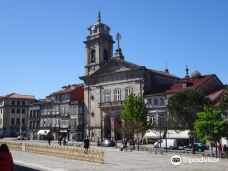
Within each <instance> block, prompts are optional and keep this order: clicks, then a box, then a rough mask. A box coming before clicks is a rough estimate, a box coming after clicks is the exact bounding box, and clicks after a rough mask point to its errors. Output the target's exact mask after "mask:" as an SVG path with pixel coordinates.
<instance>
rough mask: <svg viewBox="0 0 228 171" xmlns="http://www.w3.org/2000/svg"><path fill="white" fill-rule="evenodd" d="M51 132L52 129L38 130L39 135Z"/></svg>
mask: <svg viewBox="0 0 228 171" xmlns="http://www.w3.org/2000/svg"><path fill="white" fill-rule="evenodd" d="M49 132H50V130H39V131H38V132H37V135H47V134H48V133H49Z"/></svg>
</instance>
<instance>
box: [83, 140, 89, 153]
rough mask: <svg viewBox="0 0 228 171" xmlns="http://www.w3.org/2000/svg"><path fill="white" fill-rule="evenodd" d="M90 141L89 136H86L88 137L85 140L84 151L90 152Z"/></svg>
mask: <svg viewBox="0 0 228 171" xmlns="http://www.w3.org/2000/svg"><path fill="white" fill-rule="evenodd" d="M89 143H90V140H89V138H88V137H86V139H85V140H84V148H85V150H84V153H88V149H89Z"/></svg>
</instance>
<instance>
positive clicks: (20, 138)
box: [17, 135, 26, 140]
mask: <svg viewBox="0 0 228 171" xmlns="http://www.w3.org/2000/svg"><path fill="white" fill-rule="evenodd" d="M17 139H18V140H25V139H26V137H24V136H23V135H22V136H20V135H19V136H17Z"/></svg>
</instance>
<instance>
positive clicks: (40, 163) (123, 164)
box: [12, 148, 228, 171]
mask: <svg viewBox="0 0 228 171" xmlns="http://www.w3.org/2000/svg"><path fill="white" fill-rule="evenodd" d="M102 149H103V150H104V151H105V164H95V163H89V162H84V161H77V160H68V159H64V158H59V157H52V156H46V155H39V154H32V153H26V152H18V151H12V155H13V158H14V162H15V163H16V164H20V165H25V166H28V167H32V168H34V169H38V170H45V171H78V170H86V171H94V170H97V171H103V170H105V171H109V170H110V171H112V170H124V171H125V170H126V171H127V170H129V171H130V170H131V171H134V170H140V171H151V170H167V171H169V170H171V171H172V170H181V171H182V170H183V171H188V170H199V171H200V170H207V171H214V170H219V171H222V170H224V171H225V170H227V168H228V160H227V159H219V160H218V162H215V163H206V162H205V163H187V162H182V163H181V164H180V165H178V166H174V165H173V164H171V157H172V156H173V155H174V154H175V153H168V154H167V153H164V154H155V153H154V152H152V153H149V152H148V151H141V152H138V151H133V152H129V151H127V152H125V151H119V150H118V149H115V148H102ZM179 155H180V156H181V157H190V158H201V157H202V156H201V155H192V154H179Z"/></svg>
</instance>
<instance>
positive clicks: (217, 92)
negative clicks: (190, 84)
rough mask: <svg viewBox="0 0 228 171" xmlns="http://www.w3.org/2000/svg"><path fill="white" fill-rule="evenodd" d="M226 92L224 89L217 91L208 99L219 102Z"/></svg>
mask: <svg viewBox="0 0 228 171" xmlns="http://www.w3.org/2000/svg"><path fill="white" fill-rule="evenodd" d="M223 92H224V88H222V89H221V90H218V91H215V92H213V93H211V94H209V95H207V97H208V98H209V99H210V100H211V101H212V102H214V101H215V100H217V98H218V97H219V96H220V95H221V94H222V93H223Z"/></svg>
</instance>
